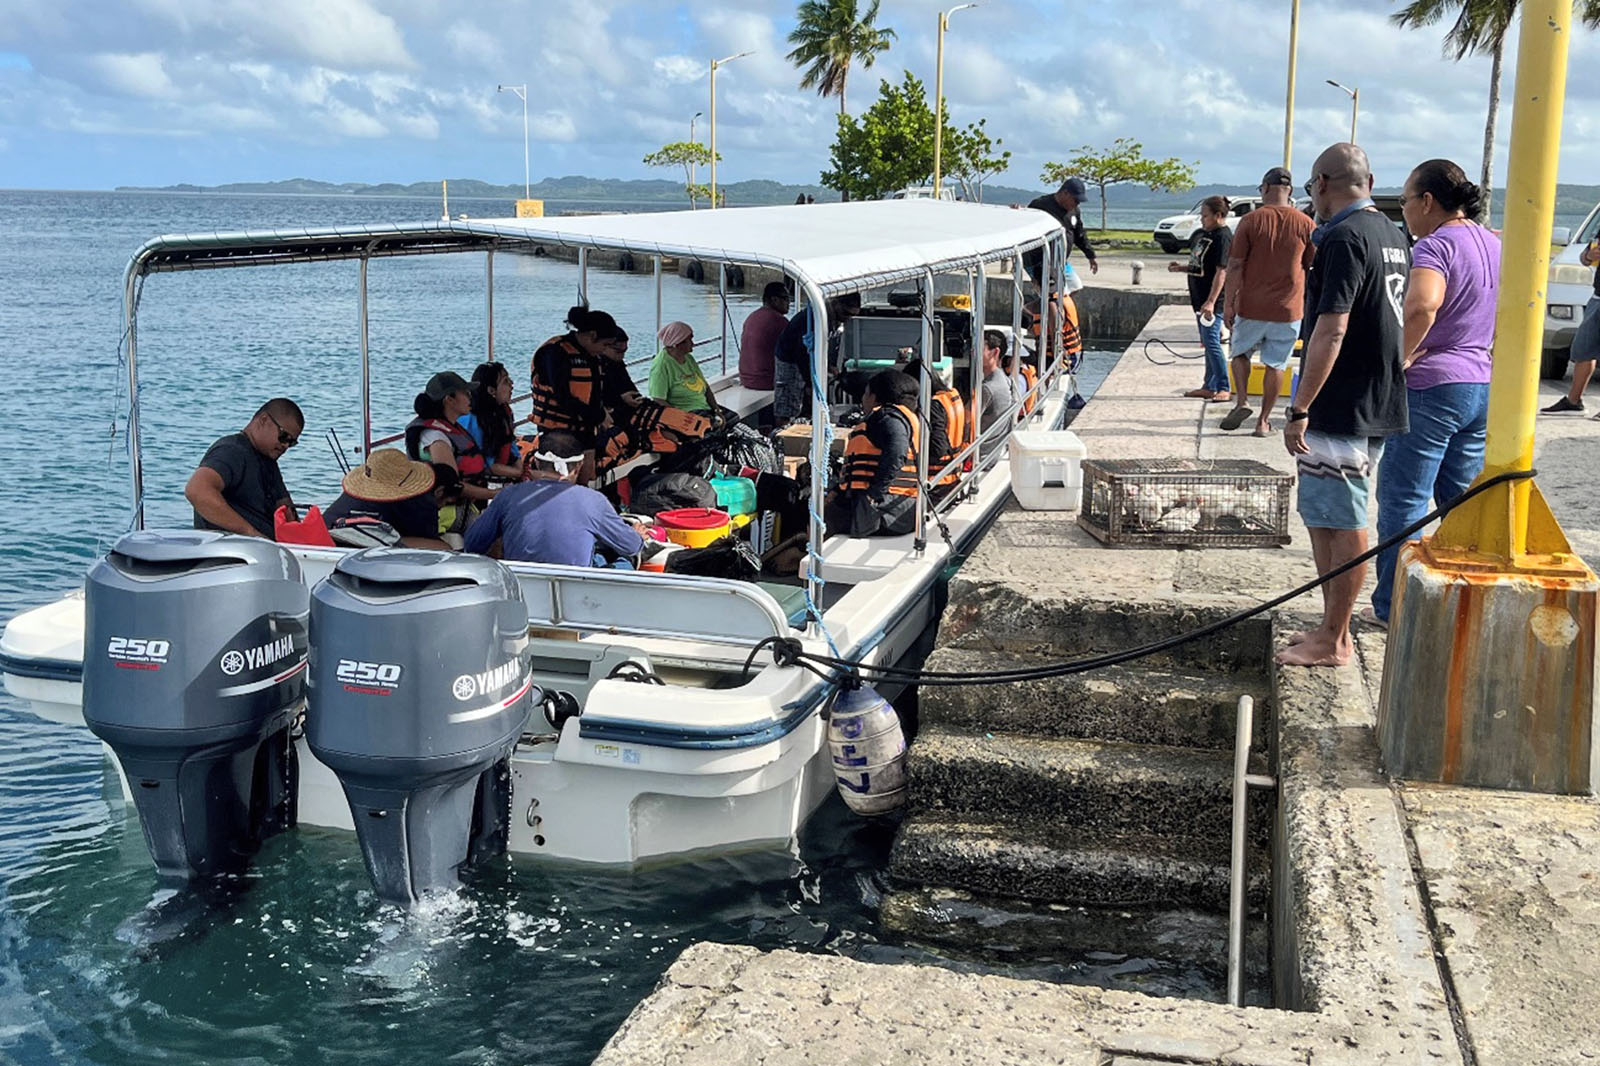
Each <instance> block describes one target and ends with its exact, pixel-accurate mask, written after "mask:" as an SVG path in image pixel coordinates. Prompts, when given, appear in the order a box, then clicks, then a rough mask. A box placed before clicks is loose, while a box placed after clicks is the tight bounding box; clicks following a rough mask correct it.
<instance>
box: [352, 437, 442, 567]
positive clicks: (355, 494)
mask: <svg viewBox="0 0 1600 1066" xmlns="http://www.w3.org/2000/svg"><path fill="white" fill-rule="evenodd" d="M440 468H442V469H443V470H444V471H447V472H448V473H446V475H445V476H446V477H447V478H450V477H452V476H453V475H454V473H455V472H454V471H453V470H451V469H450V468H449V467H448V466H446V465H445V464H443V463H437V464H431V463H422V462H417V461H416V460H414V459H408V458H406V455H405V453H404V452H402V451H400V450H399V449H398V448H379V449H377V450H376V451H374V452H372V453H371V454H370V455H368V456H367V461H366V462H364V463H362V464H361V465H360V466H358V467H355V468H354V469H353V470H351V471H350V472H349V473H348V474H346V475H345V476H344V481H343V482H342V483H341V484H342V487H343V489H344V491H343V492H342V493H340V494H339V498H338V499H337V500H334V501H333V503H332V504H331V505H330V506H329V507H328V509H327V511H325V512H323V515H322V518H323V521H324V522H326V523H327V525H328V532H329V534H330V535H331V536H332V537H333V539H334V542H335V543H338V544H344V545H347V546H349V547H366V546H370V545H374V544H400V545H402V546H404V547H407V548H436V549H440V550H446V549H448V548H449V547H450V545H448V544H446V543H445V542H444V541H443V540H441V539H439V504H438V501H437V500H436V499H435V498H434V487H435V486H436V485H438V484H439V482H440V477H439V474H438V472H437V471H438V470H439V469H440Z"/></svg>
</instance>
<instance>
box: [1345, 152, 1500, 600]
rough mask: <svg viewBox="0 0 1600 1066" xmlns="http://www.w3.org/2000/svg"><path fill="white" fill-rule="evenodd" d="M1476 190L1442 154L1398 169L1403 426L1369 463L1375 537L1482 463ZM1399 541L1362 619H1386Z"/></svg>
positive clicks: (1484, 379) (1482, 301)
mask: <svg viewBox="0 0 1600 1066" xmlns="http://www.w3.org/2000/svg"><path fill="white" fill-rule="evenodd" d="M1482 208H1483V190H1481V189H1480V188H1478V186H1477V185H1475V184H1474V183H1473V182H1472V181H1470V180H1468V178H1467V175H1466V173H1465V172H1464V171H1463V170H1462V169H1461V168H1460V167H1459V166H1457V165H1456V164H1454V163H1452V162H1450V161H1449V160H1448V159H1430V160H1428V161H1427V162H1426V163H1422V164H1420V165H1419V166H1418V167H1417V168H1416V169H1415V170H1413V171H1412V172H1411V175H1410V176H1409V177H1408V178H1406V184H1405V189H1404V191H1403V192H1402V194H1401V196H1400V210H1401V211H1402V212H1403V213H1404V215H1405V220H1406V228H1407V229H1409V230H1410V231H1411V233H1412V235H1413V236H1415V237H1416V238H1417V244H1416V247H1415V248H1413V249H1412V251H1411V275H1410V277H1409V279H1408V280H1407V282H1406V296H1405V305H1404V307H1403V310H1402V313H1403V315H1404V322H1405V326H1404V330H1405V337H1404V341H1403V344H1404V349H1403V350H1404V352H1405V359H1404V365H1405V370H1406V406H1407V409H1408V413H1409V415H1410V428H1409V429H1408V430H1407V431H1406V432H1405V433H1402V434H1400V435H1399V436H1397V437H1390V438H1389V439H1388V440H1387V441H1386V442H1385V445H1384V449H1383V458H1382V459H1381V460H1380V461H1379V465H1378V538H1379V539H1380V540H1383V539H1387V538H1388V537H1392V536H1394V535H1395V534H1396V533H1398V532H1400V530H1402V529H1404V528H1405V527H1406V526H1408V525H1410V524H1411V523H1412V522H1414V521H1416V520H1417V519H1419V518H1421V517H1422V516H1423V515H1424V514H1426V513H1427V511H1428V498H1429V497H1430V496H1431V497H1432V498H1433V501H1434V502H1435V503H1436V504H1442V503H1446V502H1448V501H1450V500H1453V499H1455V498H1456V497H1457V496H1459V495H1461V493H1463V492H1465V491H1466V490H1467V487H1468V486H1469V485H1471V484H1472V480H1473V478H1475V477H1477V476H1478V472H1479V471H1481V470H1482V469H1483V447H1484V437H1485V433H1486V430H1487V428H1488V417H1489V359H1490V354H1491V352H1492V350H1493V348H1494V311H1495V299H1496V297H1497V295H1498V293H1499V291H1500V238H1498V237H1496V236H1495V235H1494V233H1493V231H1491V230H1489V229H1488V228H1486V227H1484V226H1480V225H1479V224H1478V223H1477V221H1476V219H1477V217H1478V213H1479V211H1481V210H1482ZM1399 554H1400V550H1399V549H1398V548H1390V549H1389V550H1387V551H1385V552H1382V553H1380V554H1379V556H1378V577H1377V585H1376V586H1375V587H1374V588H1373V590H1372V607H1371V608H1369V609H1366V610H1363V611H1362V612H1361V614H1362V617H1363V618H1365V619H1366V620H1367V621H1369V622H1377V623H1379V624H1383V625H1387V624H1388V621H1389V607H1390V604H1391V602H1392V601H1393V598H1394V572H1395V566H1396V563H1397V559H1398V556H1399Z"/></svg>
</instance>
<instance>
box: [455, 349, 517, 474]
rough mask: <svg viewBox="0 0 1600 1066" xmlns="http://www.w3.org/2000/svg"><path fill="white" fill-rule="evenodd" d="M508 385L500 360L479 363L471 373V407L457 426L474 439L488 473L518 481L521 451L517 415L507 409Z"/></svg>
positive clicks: (505, 370) (509, 392)
mask: <svg viewBox="0 0 1600 1066" xmlns="http://www.w3.org/2000/svg"><path fill="white" fill-rule="evenodd" d="M511 387H512V386H511V371H509V370H507V369H506V366H505V364H504V363H479V364H478V368H477V369H476V370H474V371H473V372H472V400H471V403H472V407H471V409H470V410H469V411H468V412H467V413H466V414H464V415H462V416H461V428H462V429H464V430H466V431H467V432H468V433H470V434H472V439H473V440H475V441H477V442H478V447H479V448H480V449H481V450H482V451H483V455H484V458H485V459H487V460H488V463H489V467H488V469H489V473H490V475H492V476H494V477H497V478H502V479H504V480H506V481H521V480H522V476H523V470H522V453H521V449H520V447H519V445H518V442H517V433H516V426H517V416H516V415H515V414H513V413H512V411H511Z"/></svg>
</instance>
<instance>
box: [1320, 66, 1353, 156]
mask: <svg viewBox="0 0 1600 1066" xmlns="http://www.w3.org/2000/svg"><path fill="white" fill-rule="evenodd" d="M1325 80H1326V81H1327V83H1328V84H1329V85H1331V86H1333V87H1334V88H1335V89H1343V90H1344V91H1345V92H1347V93H1349V94H1350V143H1351V144H1355V143H1356V111H1357V110H1359V109H1360V107H1361V90H1360V89H1352V88H1350V86H1348V85H1340V84H1339V83H1338V82H1336V81H1334V80H1333V79H1332V78H1327V79H1325Z"/></svg>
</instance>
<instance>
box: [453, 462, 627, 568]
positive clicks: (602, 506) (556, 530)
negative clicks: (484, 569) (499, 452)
mask: <svg viewBox="0 0 1600 1066" xmlns="http://www.w3.org/2000/svg"><path fill="white" fill-rule="evenodd" d="M583 453H584V448H583V442H582V441H580V440H579V439H578V438H577V437H575V436H574V435H572V434H571V433H568V432H566V431H564V430H547V431H545V432H544V433H543V434H541V435H540V437H539V450H538V451H536V452H535V453H534V456H533V458H534V465H535V467H536V475H537V476H536V479H535V480H533V481H520V482H517V483H516V484H512V485H507V486H506V487H505V488H503V489H501V490H500V494H499V495H497V496H496V497H495V498H494V502H493V503H491V504H489V509H488V510H487V511H485V512H483V514H482V515H480V516H478V520H477V521H475V522H473V523H472V525H470V526H468V527H467V537H466V550H467V551H469V552H477V553H478V554H480V555H487V554H489V552H490V549H492V548H493V547H494V546H495V544H496V542H498V543H499V545H500V558H502V559H514V560H518V561H521V562H528V563H557V564H560V565H562V566H610V567H617V568H619V569H632V564H631V563H630V562H629V561H628V560H629V559H630V558H631V557H633V556H636V555H638V554H639V553H640V552H641V551H643V550H644V538H643V537H641V536H640V535H639V531H638V529H637V528H636V527H635V526H634V525H633V524H631V523H629V522H628V521H626V520H624V519H623V518H622V517H621V516H619V515H618V514H617V512H616V511H614V510H612V509H611V503H610V501H609V500H607V499H606V498H605V497H604V496H602V495H601V494H600V493H598V492H596V491H595V490H594V489H591V488H589V487H588V486H587V485H579V484H577V483H576V482H577V479H578V475H579V473H580V471H581V469H582V467H583V460H584V454H583Z"/></svg>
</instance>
